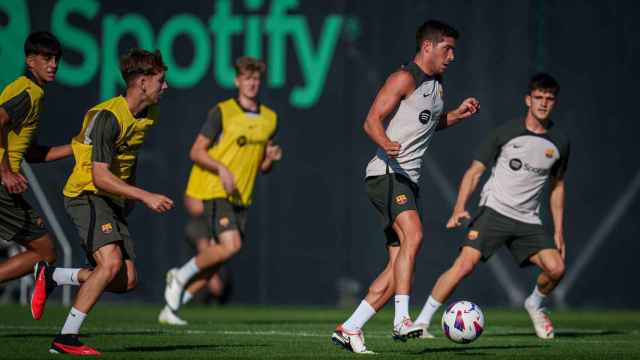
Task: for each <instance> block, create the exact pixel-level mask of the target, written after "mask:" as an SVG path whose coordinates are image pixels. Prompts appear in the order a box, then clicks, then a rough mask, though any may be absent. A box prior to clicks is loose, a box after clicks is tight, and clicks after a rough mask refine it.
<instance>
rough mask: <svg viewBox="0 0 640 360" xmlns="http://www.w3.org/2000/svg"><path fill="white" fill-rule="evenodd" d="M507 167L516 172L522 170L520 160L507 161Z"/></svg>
mask: <svg viewBox="0 0 640 360" xmlns="http://www.w3.org/2000/svg"><path fill="white" fill-rule="evenodd" d="M509 167H510V168H511V170H513V171H518V170H520V168H522V161H521V160H520V159H511V160H509Z"/></svg>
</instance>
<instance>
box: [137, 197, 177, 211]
mask: <svg viewBox="0 0 640 360" xmlns="http://www.w3.org/2000/svg"><path fill="white" fill-rule="evenodd" d="M142 202H143V203H144V204H145V205H146V206H147V207H148V208H149V209H151V210H153V211H155V212H157V213H160V214H161V213H164V212H167V211H169V210H171V209H173V200H171V199H169V198H168V197H166V196H164V195H162V194H154V193H149V194H148V195H147V196H145V197H144V198H143V199H142Z"/></svg>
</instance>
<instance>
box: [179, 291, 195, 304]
mask: <svg viewBox="0 0 640 360" xmlns="http://www.w3.org/2000/svg"><path fill="white" fill-rule="evenodd" d="M191 299H193V294H192V293H190V292H189V291H188V290H185V291H184V293H183V294H182V305H184V304H186V303H188V302H189V301H191Z"/></svg>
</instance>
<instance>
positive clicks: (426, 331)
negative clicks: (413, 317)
mask: <svg viewBox="0 0 640 360" xmlns="http://www.w3.org/2000/svg"><path fill="white" fill-rule="evenodd" d="M416 326H420V328H421V329H422V335H420V336H418V338H420V339H435V336H433V334H431V333H430V332H429V325H427V324H425V323H421V324H416Z"/></svg>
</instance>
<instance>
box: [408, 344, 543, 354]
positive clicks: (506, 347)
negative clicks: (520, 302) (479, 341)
mask: <svg viewBox="0 0 640 360" xmlns="http://www.w3.org/2000/svg"><path fill="white" fill-rule="evenodd" d="M541 347H544V345H493V346H469V347H467V346H465V347H445V348H426V349H424V350H422V351H420V352H417V353H414V354H415V355H427V354H433V353H444V352H450V353H460V354H462V355H477V356H487V355H489V356H494V355H495V354H491V353H483V352H477V351H485V350H513V349H517V350H520V349H535V348H541Z"/></svg>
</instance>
